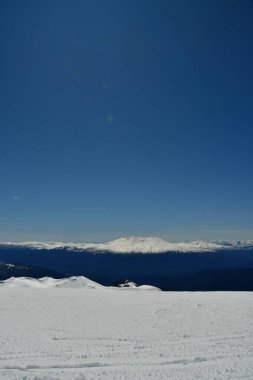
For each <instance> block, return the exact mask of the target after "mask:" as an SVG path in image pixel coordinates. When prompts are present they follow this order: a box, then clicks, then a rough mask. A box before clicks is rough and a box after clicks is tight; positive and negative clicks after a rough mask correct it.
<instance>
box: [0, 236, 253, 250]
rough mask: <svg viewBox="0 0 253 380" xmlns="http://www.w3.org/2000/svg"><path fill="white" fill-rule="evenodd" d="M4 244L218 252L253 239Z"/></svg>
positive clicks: (249, 244) (248, 244)
mask: <svg viewBox="0 0 253 380" xmlns="http://www.w3.org/2000/svg"><path fill="white" fill-rule="evenodd" d="M0 245H2V246H17V247H28V248H37V249H57V248H58V249H61V248H64V249H69V250H80V251H85V250H90V251H96V252H103V251H109V252H114V253H134V252H138V253H161V252H216V251H220V250H234V249H237V250H238V249H250V248H253V241H252V240H245V241H216V242H209V241H193V242H184V243H169V242H168V241H166V240H163V239H160V238H157V237H135V236H131V237H125V238H120V239H117V240H113V241H111V242H108V243H97V244H95V243H63V242H36V241H32V242H22V243H10V242H8V243H0Z"/></svg>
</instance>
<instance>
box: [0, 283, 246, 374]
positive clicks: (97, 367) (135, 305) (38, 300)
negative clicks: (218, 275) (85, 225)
mask: <svg viewBox="0 0 253 380" xmlns="http://www.w3.org/2000/svg"><path fill="white" fill-rule="evenodd" d="M0 299H1V304H0V309H1V310H0V378H1V379H8V380H13V379H26V380H28V379H34V380H35V379H36V380H39V379H40V380H42V379H43V380H48V379H51V380H52V379H55V380H56V379H78V380H84V379H86V380H91V379H103V380H113V379H131V380H133V379H159V380H160V379H166V380H167V379H173V380H174V379H182V380H187V379H188V380H189V379H192V380H193V379H194V380H195V379H201V380H203V379H208V380H210V379H234V380H235V379H253V365H252V363H253V318H252V315H253V295H252V293H233V292H230V293H173V292H172V293H170V292H145V291H134V292H133V291H131V289H130V290H124V291H123V292H122V291H121V290H115V289H108V288H100V289H95V290H94V289H87V288H81V289H80V288H79V289H78V288H75V289H73V288H52V287H51V288H48V289H47V288H43V289H40V288H21V287H14V288H12V287H8V286H2V287H0Z"/></svg>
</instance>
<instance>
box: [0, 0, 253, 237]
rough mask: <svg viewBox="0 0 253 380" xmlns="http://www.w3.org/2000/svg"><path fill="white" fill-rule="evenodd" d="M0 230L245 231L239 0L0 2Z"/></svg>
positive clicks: (251, 68) (252, 85)
mask: <svg viewBox="0 0 253 380" xmlns="http://www.w3.org/2000/svg"><path fill="white" fill-rule="evenodd" d="M0 44H1V59H0V89H1V91H0V133H1V134H0V174H1V177H0V178H1V180H0V240H2V241H7V240H12V241H18V240H35V239H37V240H65V241H69V240H73V241H104V240H111V239H113V238H117V237H121V236H126V235H143V236H149V235H151V236H153V235H156V236H160V237H162V238H165V239H168V240H171V241H179V240H186V239H187V240H192V239H216V238H224V239H250V238H252V239H253V1H250V0H205V1H203V0H127V1H117V0H69V1H65V0H53V1H52V0H43V1H34V0H24V1H19V0H16V1H15V0H11V1H9V0H3V1H1V2H0Z"/></svg>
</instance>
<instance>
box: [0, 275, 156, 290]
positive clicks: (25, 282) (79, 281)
mask: <svg viewBox="0 0 253 380" xmlns="http://www.w3.org/2000/svg"><path fill="white" fill-rule="evenodd" d="M130 284H131V286H130V288H131V289H136V290H156V291H161V289H159V288H157V287H155V286H151V285H141V286H136V285H134V283H133V282H130ZM1 287H11V288H20V287H21V288H44V289H48V288H79V289H80V288H83V289H115V290H120V289H121V290H124V289H125V288H123V287H120V288H118V287H113V286H109V287H106V286H103V285H100V284H98V283H97V282H95V281H92V280H89V279H88V278H86V277H84V276H72V277H67V278H60V279H55V278H52V277H42V278H39V279H36V278H31V277H10V278H9V279H8V280H4V281H0V288H1Z"/></svg>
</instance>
